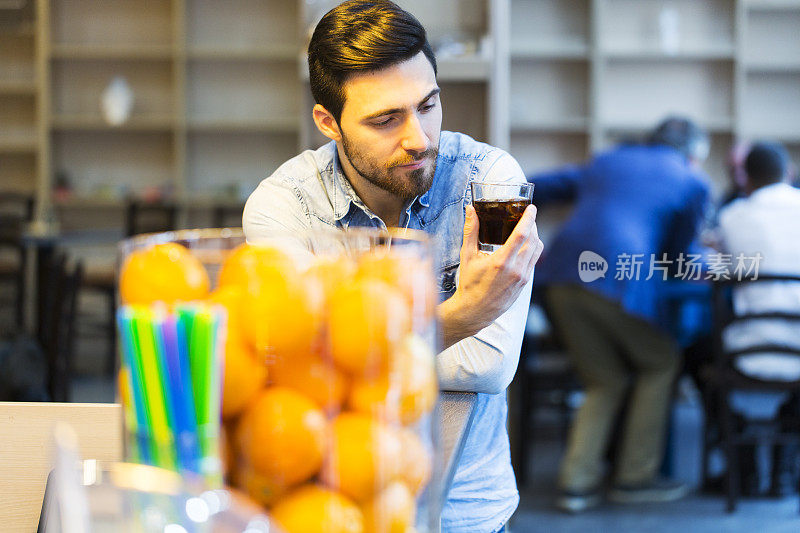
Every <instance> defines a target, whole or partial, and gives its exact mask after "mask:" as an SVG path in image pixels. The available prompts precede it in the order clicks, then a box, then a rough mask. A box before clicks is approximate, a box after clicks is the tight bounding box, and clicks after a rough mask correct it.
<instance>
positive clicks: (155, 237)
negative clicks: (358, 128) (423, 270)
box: [117, 226, 435, 255]
mask: <svg viewBox="0 0 800 533" xmlns="http://www.w3.org/2000/svg"><path fill="white" fill-rule="evenodd" d="M287 236H294V237H299V238H300V239H314V238H321V239H325V238H334V239H336V238H342V237H343V236H344V237H345V238H347V237H348V236H349V237H352V238H366V237H377V238H381V237H384V238H386V239H387V240H388V241H389V242H391V241H392V240H395V239H397V240H404V241H418V242H420V243H421V244H423V245H425V246H433V245H434V242H435V236H434V235H431V234H429V233H426V232H424V231H422V230H417V229H410V228H399V227H388V228H385V229H384V228H374V227H369V226H355V227H349V228H341V229H340V228H329V229H328V228H326V229H322V230H319V229H317V230H312V229H307V230H304V231H299V232H298V231H288V230H275V231H274V233H273V235H270V236H265V237H263V238H258V239H253V240H248V241H246V242H248V243H249V244H252V245H253V246H259V244H261V243H263V244H267V243H269V241H270V239H271V238H273V237H274V238H282V237H287ZM226 238H245V235H244V229H243V228H241V227H226V228H193V229H178V230H172V231H161V232H153V233H140V234H137V235H133V236H131V237H126V238H124V239H122V240H120V241H119V243H118V245H117V248H118V250H119V252H121V253H122V255H127V253H128V252H130V251H131V250H136V249H138V248H141V247H144V246H148V245H152V244H162V243H168V242H177V241H199V240H203V239H226Z"/></svg>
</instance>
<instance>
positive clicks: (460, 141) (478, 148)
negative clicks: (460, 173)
mask: <svg viewBox="0 0 800 533" xmlns="http://www.w3.org/2000/svg"><path fill="white" fill-rule="evenodd" d="M502 155H507V153H506V152H505V151H504V150H501V149H500V148H497V147H496V146H492V145H491V144H487V143H484V142H481V141H476V140H475V139H473V138H472V137H470V136H469V135H467V134H466V133H459V132H455V131H443V132H442V135H441V137H440V139H439V157H441V158H442V159H445V160H452V161H456V160H459V159H462V160H470V161H485V160H487V159H491V160H493V159H496V158H498V157H501V156H502Z"/></svg>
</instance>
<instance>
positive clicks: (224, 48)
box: [0, 0, 800, 223]
mask: <svg viewBox="0 0 800 533" xmlns="http://www.w3.org/2000/svg"><path fill="white" fill-rule="evenodd" d="M336 3H337V2H336V1H335V0H316V1H315V2H308V1H305V0H230V1H228V2H219V1H217V0H128V1H124V2H122V1H107V0H36V10H35V11H36V18H35V20H33V21H30V22H28V23H26V24H23V25H20V26H19V27H17V28H6V27H4V28H2V29H0V124H2V125H3V127H2V130H0V189H17V190H23V191H28V192H31V193H35V194H36V196H37V199H38V200H39V201H38V209H37V214H38V215H39V216H45V215H47V213H49V211H50V210H51V209H52V208H54V207H57V208H58V210H59V211H63V210H67V211H69V212H70V213H73V214H74V216H81V214H82V213H83V212H85V211H86V210H91V209H113V208H115V207H117V206H119V205H121V204H120V201H121V200H120V198H121V197H122V196H123V195H126V194H139V193H143V192H147V191H148V190H151V189H153V188H162V189H163V190H164V191H165V192H167V193H169V194H171V195H172V196H173V197H174V198H175V199H176V200H177V201H178V202H179V203H180V204H181V205H184V206H187V209H186V211H187V212H188V211H189V209H188V206H190V205H192V206H198V205H205V204H203V201H205V202H206V203H208V199H209V198H211V199H217V200H219V199H230V201H232V202H234V203H235V202H236V201H238V198H239V197H241V196H246V195H247V194H248V193H249V192H250V190H252V188H254V187H255V186H256V184H257V183H258V182H259V181H260V180H261V179H262V178H263V177H264V176H266V175H268V174H270V173H271V172H272V171H273V170H275V168H277V166H278V165H279V164H281V163H282V162H283V161H285V160H286V159H288V158H290V157H292V156H293V155H295V154H296V153H297V152H298V151H299V150H300V149H304V148H314V147H317V146H319V144H321V143H323V142H325V141H326V139H324V138H323V137H322V136H321V135H319V134H318V133H317V132H316V131H315V128H314V126H313V122H312V121H311V118H310V112H309V110H310V108H311V103H312V100H311V96H310V94H309V91H308V80H307V69H306V63H305V56H304V48H305V43H306V40H307V38H308V34H309V29H310V28H312V27H313V25H314V24H315V23H316V21H317V20H318V18H319V17H320V16H321V15H322V13H324V11H326V10H327V9H329V8H330V7H331V6H332V5H334V4H336ZM400 4H401V5H403V6H404V7H406V8H407V9H409V10H410V11H412V12H413V13H415V14H416V15H417V16H418V18H420V20H421V21H422V22H423V24H425V26H426V28H427V29H428V33H429V38H430V40H431V43H432V44H433V45H434V48H436V49H437V50H438V51H439V82H440V85H441V86H442V89H443V98H444V102H445V107H444V119H443V127H444V128H445V129H451V130H458V131H464V132H466V133H468V134H470V135H472V136H474V137H475V138H477V139H479V140H484V141H487V142H490V143H492V144H495V145H498V146H500V147H503V148H507V149H509V150H510V151H511V153H512V154H513V155H514V156H515V157H516V158H517V159H518V160H519V161H520V163H521V164H522V166H523V168H524V169H525V170H526V171H528V172H534V171H537V170H541V169H545V168H549V167H553V166H556V165H560V164H564V163H567V162H575V161H580V160H582V159H585V158H586V157H587V156H588V155H590V154H591V153H592V152H594V151H597V150H601V149H603V148H606V147H608V146H610V145H612V144H613V143H615V142H617V141H618V140H620V139H622V138H625V137H629V136H633V135H640V134H642V133H643V132H644V131H646V130H647V129H648V128H649V127H651V126H652V125H653V123H654V122H655V121H656V120H657V119H659V118H660V117H662V116H663V115H665V114H667V113H671V112H675V113H684V114H687V115H690V116H692V117H694V118H696V119H697V120H698V121H699V122H700V123H701V124H703V125H704V126H706V127H707V128H708V129H709V130H710V131H711V133H712V154H711V159H710V160H709V162H708V163H707V164H706V170H707V171H708V172H709V174H710V175H711V176H712V178H714V180H715V187H716V189H717V190H720V189H721V188H722V187H723V186H724V182H725V177H724V176H725V173H724V165H723V162H724V158H725V152H726V150H727V148H728V146H729V145H730V143H731V142H733V141H734V140H735V139H737V138H742V139H751V138H774V139H777V140H780V141H783V142H785V143H786V144H787V145H788V147H789V150H790V153H791V155H792V157H793V159H794V161H795V163H796V164H798V163H800V91H798V89H797V88H798V87H800V59H798V58H800V39H797V35H798V33H800V0H670V1H669V2H655V1H644V0H437V1H436V2H430V1H429V0H401V1H400ZM118 75H119V76H123V77H124V78H125V79H126V80H127V82H128V84H129V85H130V86H131V88H132V89H133V92H134V95H135V104H134V108H133V111H132V113H131V116H130V119H129V120H128V121H127V122H125V123H124V124H123V125H121V126H110V125H108V124H107V123H106V122H105V120H104V119H103V118H102V112H101V107H100V99H101V95H102V93H103V91H104V89H105V88H106V87H107V85H108V83H109V82H110V80H111V79H112V78H113V77H114V76H118ZM57 173H59V174H66V175H67V176H69V177H70V179H71V181H72V185H73V187H74V189H75V199H74V201H67V202H64V201H61V202H55V201H54V200H52V199H51V192H50V191H51V188H52V184H53V179H54V178H53V177H54V176H55V175H56V174H57ZM200 199H205V200H203V201H200ZM70 216H73V215H70ZM183 221H184V222H185V223H191V222H192V221H191V220H190V219H187V218H184V219H183Z"/></svg>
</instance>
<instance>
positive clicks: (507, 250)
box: [495, 204, 536, 261]
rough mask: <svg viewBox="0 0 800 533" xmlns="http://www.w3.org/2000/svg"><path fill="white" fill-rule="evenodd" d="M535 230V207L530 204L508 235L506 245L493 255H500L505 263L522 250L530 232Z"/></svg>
mask: <svg viewBox="0 0 800 533" xmlns="http://www.w3.org/2000/svg"><path fill="white" fill-rule="evenodd" d="M535 228H536V206H535V205H533V204H531V205H529V206H528V207H526V208H525V212H524V213H523V214H522V218H520V219H519V222H517V226H516V227H515V228H514V231H512V232H511V235H509V237H508V240H506V243H505V244H504V245H503V246H502V248H500V249H499V250H498V251H497V252H495V255H497V254H498V253H502V256H501V257H502V259H503V260H504V261H505V260H507V259H508V258H509V257H511V256H513V255H515V254H517V253H518V252H519V250H520V248H522V245H523V244H525V243H526V242H528V240H529V239H530V237H531V232H533V231H534V230H535Z"/></svg>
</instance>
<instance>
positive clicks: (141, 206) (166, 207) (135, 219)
mask: <svg viewBox="0 0 800 533" xmlns="http://www.w3.org/2000/svg"><path fill="white" fill-rule="evenodd" d="M177 224H178V206H177V205H176V204H174V203H172V202H145V201H142V200H129V201H128V204H127V206H126V209H125V235H126V236H127V237H133V236H134V235H139V234H141V233H158V232H162V231H172V230H174V229H176V227H177Z"/></svg>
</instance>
